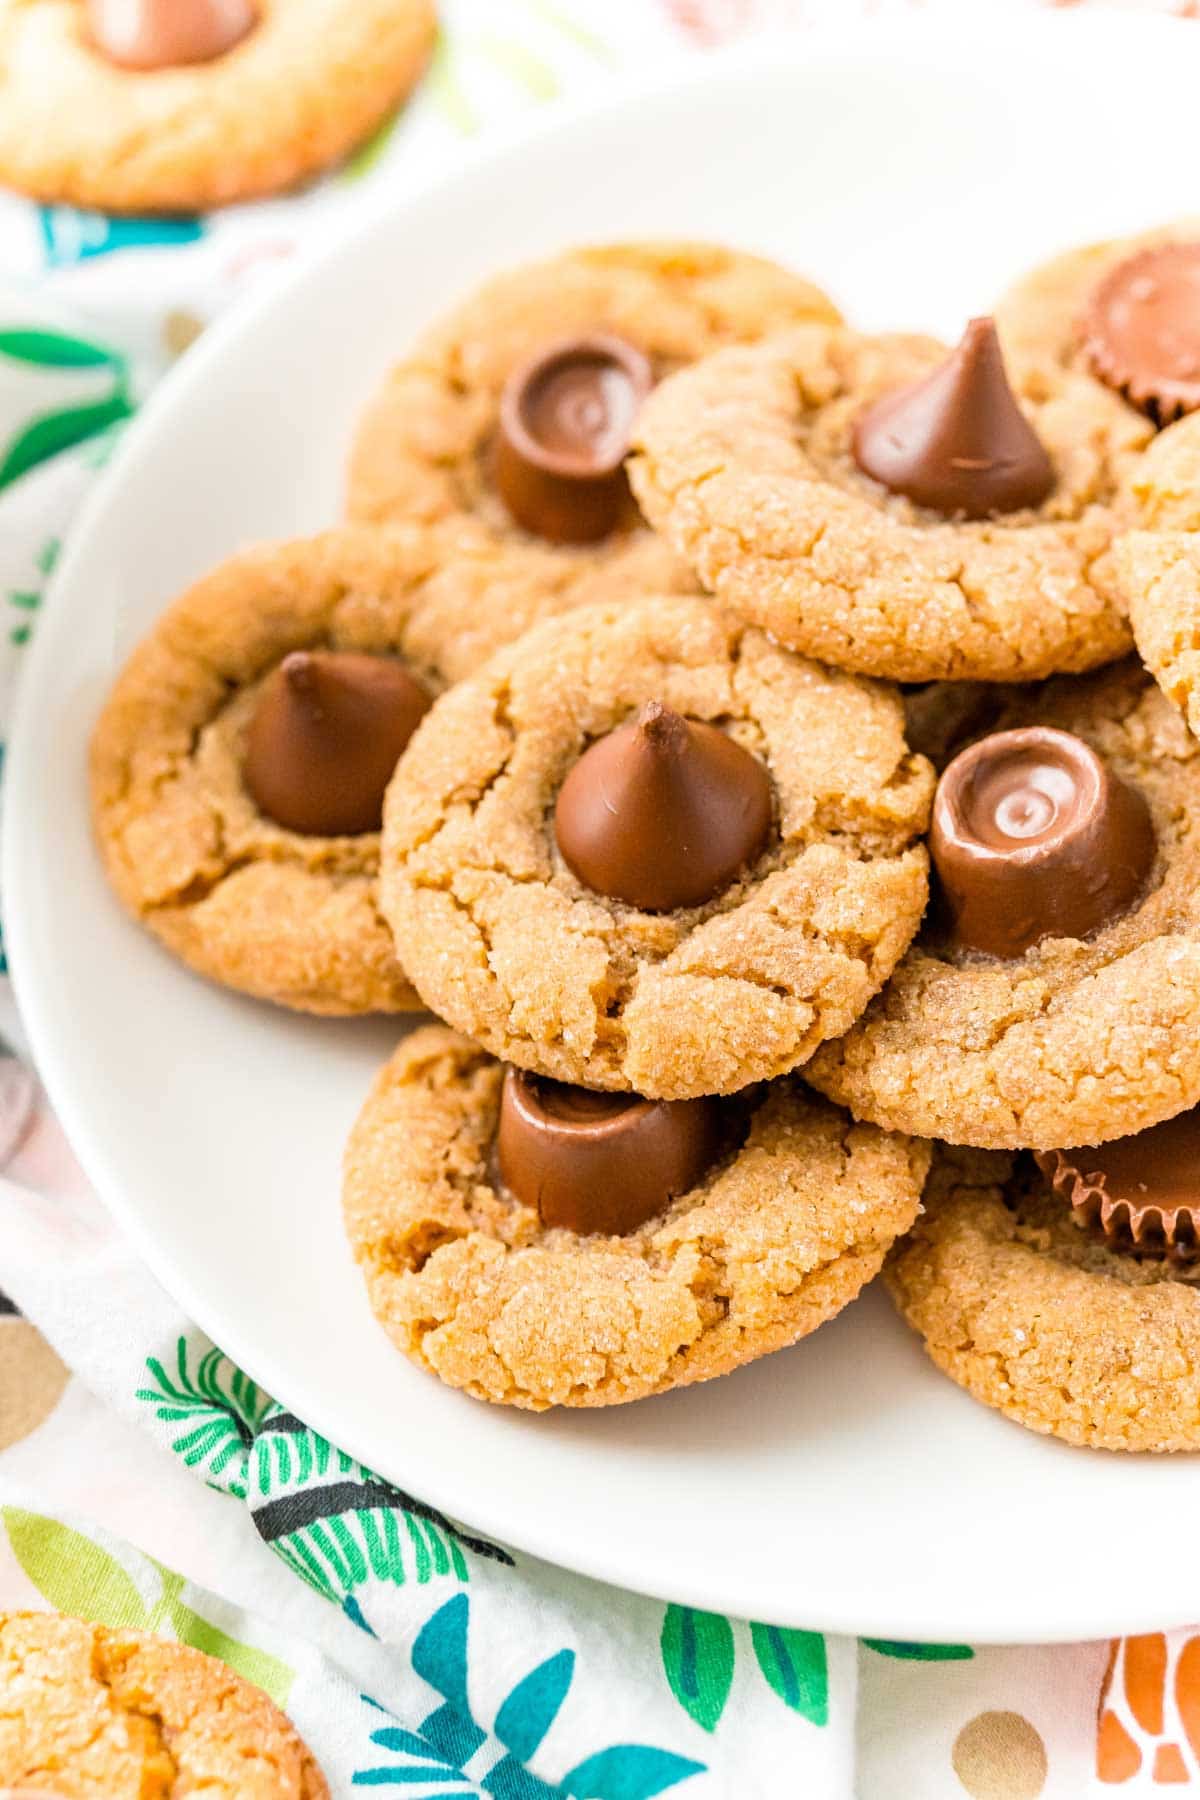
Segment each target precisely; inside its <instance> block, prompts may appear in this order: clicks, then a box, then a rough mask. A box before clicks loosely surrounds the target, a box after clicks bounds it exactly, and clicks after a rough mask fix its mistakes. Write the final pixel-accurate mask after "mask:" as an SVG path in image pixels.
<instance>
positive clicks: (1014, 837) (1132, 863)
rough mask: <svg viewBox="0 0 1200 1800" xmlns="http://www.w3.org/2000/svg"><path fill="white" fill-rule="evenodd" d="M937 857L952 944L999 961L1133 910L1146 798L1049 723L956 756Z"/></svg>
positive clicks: (939, 801) (1147, 846)
mask: <svg viewBox="0 0 1200 1800" xmlns="http://www.w3.org/2000/svg"><path fill="white" fill-rule="evenodd" d="M930 848H931V850H932V852H933V862H934V867H935V868H936V870H937V874H938V879H939V882H940V886H941V899H942V905H943V911H944V913H945V915H946V917H947V920H948V923H949V926H950V931H951V935H952V936H953V938H954V939H955V940H956V942H957V943H959V944H960V945H962V946H963V947H964V948H966V949H969V950H984V951H986V952H987V953H988V954H989V955H991V956H1021V955H1023V954H1024V952H1025V951H1026V950H1027V949H1028V948H1029V946H1030V945H1031V944H1036V943H1038V942H1039V940H1040V939H1042V938H1044V937H1070V938H1082V937H1086V936H1087V935H1088V934H1089V932H1093V931H1096V930H1098V929H1099V927H1100V926H1102V925H1106V924H1108V923H1109V921H1110V920H1112V919H1115V918H1117V917H1119V915H1120V914H1121V913H1123V912H1126V911H1128V909H1129V907H1130V906H1132V905H1133V903H1134V901H1135V900H1136V899H1137V897H1138V895H1139V894H1140V893H1141V891H1142V889H1143V888H1144V887H1145V885H1146V881H1147V878H1148V877H1149V874H1150V870H1151V868H1152V867H1153V865H1154V854H1155V844H1154V827H1153V825H1152V824H1151V822H1150V811H1149V808H1148V807H1147V805H1146V802H1145V800H1144V799H1143V798H1142V796H1141V794H1140V793H1139V792H1138V790H1137V789H1136V788H1132V787H1129V786H1127V785H1126V783H1125V782H1123V781H1120V780H1118V778H1117V777H1116V776H1115V775H1114V774H1113V773H1112V772H1111V770H1109V769H1108V768H1107V767H1106V765H1105V764H1104V763H1103V762H1101V760H1100V758H1099V757H1098V756H1097V755H1096V753H1095V751H1094V750H1092V749H1090V748H1089V747H1088V745H1087V744H1085V743H1083V742H1082V740H1081V739H1079V738H1077V737H1072V736H1071V734H1070V733H1069V732H1066V731H1054V730H1052V729H1051V728H1050V727H1049V726H1047V725H1030V726H1027V727H1026V728H1025V729H1024V730H1021V731H998V732H996V733H995V734H994V735H993V736H992V737H986V738H982V739H980V741H979V742H978V743H977V744H972V745H971V746H970V747H969V748H968V749H966V750H963V751H962V752H960V754H959V755H958V756H956V757H955V758H954V761H953V762H952V763H951V764H950V765H949V767H948V768H947V769H946V771H945V773H944V775H943V776H942V778H941V780H940V781H939V782H938V786H937V793H936V794H935V796H934V802H933V830H932V834H931V838H930Z"/></svg>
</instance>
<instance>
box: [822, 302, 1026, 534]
mask: <svg viewBox="0 0 1200 1800" xmlns="http://www.w3.org/2000/svg"><path fill="white" fill-rule="evenodd" d="M853 449H854V459H855V461H856V462H857V464H858V466H859V468H860V469H862V471H863V472H864V474H867V475H870V476H871V477H872V478H873V479H874V480H875V481H878V482H880V483H881V484H882V485H883V486H884V487H885V488H887V489H888V491H889V493H893V494H904V495H906V496H907V497H908V499H910V500H913V501H915V502H916V504H917V505H918V506H927V507H929V508H930V509H931V511H933V512H939V513H944V514H945V515H946V516H947V517H957V518H963V519H986V518H989V517H991V516H992V515H993V514H996V513H1010V512H1020V511H1021V510H1022V509H1023V508H1025V507H1031V506H1039V505H1040V504H1041V502H1042V501H1043V500H1044V499H1045V498H1046V496H1047V494H1048V493H1049V492H1050V490H1051V488H1052V487H1053V486H1054V465H1053V464H1052V463H1051V461H1050V458H1049V456H1048V455H1047V453H1046V449H1045V446H1044V445H1043V443H1042V441H1041V439H1040V438H1039V437H1038V435H1037V433H1036V432H1035V431H1034V429H1033V426H1032V425H1031V424H1030V423H1029V420H1028V419H1027V418H1026V417H1025V414H1024V413H1023V412H1022V411H1021V408H1020V406H1019V405H1018V404H1017V399H1016V396H1015V394H1014V393H1013V391H1012V388H1011V387H1010V386H1009V382H1008V375H1007V373H1006V371H1005V367H1004V357H1003V355H1002V354H1001V350H1000V340H999V338H998V337H997V335H996V326H995V323H994V321H993V320H991V319H989V318H980V319H972V320H971V322H970V324H969V325H968V326H967V329H966V331H965V332H964V334H963V337H962V341H961V342H960V344H959V345H958V348H957V349H956V350H954V351H953V352H952V353H951V355H950V356H949V357H947V359H946V361H945V362H944V363H942V364H940V366H939V367H938V368H936V369H934V370H933V372H932V373H931V374H929V375H926V376H925V377H924V379H923V380H921V381H918V382H915V383H914V384H913V385H912V386H911V387H905V388H900V389H899V390H898V391H896V392H894V393H890V394H885V395H884V396H883V398H882V399H881V400H877V401H876V402H875V404H874V405H873V406H871V407H869V408H868V409H867V411H866V412H865V413H863V414H862V416H861V417H860V418H859V420H858V422H857V424H856V425H855V427H854V437H853Z"/></svg>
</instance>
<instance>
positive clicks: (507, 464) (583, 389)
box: [496, 333, 654, 544]
mask: <svg viewBox="0 0 1200 1800" xmlns="http://www.w3.org/2000/svg"><path fill="white" fill-rule="evenodd" d="M653 382H654V377H653V374H652V371H651V368H650V364H649V362H648V361H647V359H646V358H645V357H644V356H643V355H642V352H641V351H640V350H638V349H636V348H635V347H634V346H633V345H632V344H629V343H626V342H625V340H624V339H623V338H618V337H611V336H608V335H607V334H604V333H596V334H594V335H593V336H590V337H578V338H568V339H565V340H563V341H562V342H560V343H557V344H554V345H552V346H551V347H550V348H549V349H548V350H545V351H543V352H542V353H541V354H540V355H538V356H536V357H534V358H533V359H532V360H531V361H530V362H527V363H525V364H524V365H523V366H522V367H521V368H519V369H516V370H515V371H514V372H513V374H512V376H511V377H510V378H509V381H508V383H507V385H506V386H505V389H504V392H503V394H502V395H501V398H500V429H499V437H498V439H497V444H496V486H497V487H498V489H499V491H500V497H501V499H502V500H503V501H504V504H505V505H506V506H507V508H508V510H509V512H510V513H511V514H512V516H513V518H514V519H515V520H516V521H517V523H518V525H523V526H524V527H525V529H526V530H527V531H533V532H536V533H537V534H538V536H539V537H544V538H549V539H551V541H552V542H554V543H562V544H590V543H594V542H596V540H597V539H599V538H602V537H606V536H607V535H608V533H609V532H610V531H611V530H612V529H613V527H614V526H615V525H616V524H617V523H618V521H619V519H620V517H621V513H622V511H623V509H624V507H625V505H626V504H627V502H628V497H629V485H628V482H627V481H626V478H625V468H624V463H625V457H626V456H627V454H628V452H629V442H630V438H631V436H632V433H633V425H634V420H635V419H636V417H637V413H638V408H639V407H640V406H641V404H642V401H643V400H644V399H645V398H646V395H647V394H648V393H649V392H650V389H651V387H652V386H653Z"/></svg>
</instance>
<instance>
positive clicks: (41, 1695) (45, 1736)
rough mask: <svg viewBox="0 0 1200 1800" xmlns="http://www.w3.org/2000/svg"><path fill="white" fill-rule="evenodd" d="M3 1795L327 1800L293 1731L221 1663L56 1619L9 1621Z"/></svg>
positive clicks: (0, 1650)
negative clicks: (191, 1795)
mask: <svg viewBox="0 0 1200 1800" xmlns="http://www.w3.org/2000/svg"><path fill="white" fill-rule="evenodd" d="M0 1693H2V1694H3V1697H4V1704H3V1706H2V1707H0V1788H4V1789H5V1790H6V1791H7V1790H12V1789H15V1790H17V1792H19V1793H20V1794H22V1795H24V1794H25V1793H31V1794H33V1795H37V1796H41V1797H42V1800H47V1797H48V1800H93V1796H97V1795H103V1796H104V1800H146V1797H147V1796H149V1795H162V1796H164V1797H165V1796H167V1795H176V1794H205V1795H211V1796H212V1800H328V1796H329V1788H328V1786H327V1785H326V1782H325V1778H324V1776H323V1775H322V1774H321V1771H320V1769H319V1768H318V1767H317V1765H316V1763H315V1762H314V1761H313V1758H312V1755H311V1753H310V1752H309V1750H308V1749H307V1748H306V1746H305V1745H304V1744H303V1743H302V1742H301V1740H300V1738H299V1737H298V1736H297V1734H296V1732H295V1730H294V1728H293V1727H292V1725H291V1724H290V1723H289V1721H288V1720H287V1719H286V1718H285V1717H284V1715H283V1714H282V1713H281V1712H280V1711H279V1710H278V1708H277V1707H275V1706H274V1705H273V1704H272V1703H271V1701H270V1700H268V1698H267V1696H266V1695H265V1694H263V1693H261V1692H260V1691H259V1690H258V1688H256V1687H252V1686H251V1685H250V1683H249V1682H247V1681H243V1680H242V1678H241V1676H239V1675H235V1674H234V1672H233V1670H232V1669H228V1668H226V1666H225V1664H224V1663H221V1662H218V1661H217V1660H216V1658H215V1657H211V1656H203V1655H201V1653H200V1652H199V1651H198V1650H191V1649H188V1648H187V1647H186V1646H185V1645H183V1644H175V1643H170V1642H168V1641H167V1640H166V1639H164V1638H156V1637H149V1636H148V1635H147V1634H146V1633H145V1632H140V1631H109V1630H106V1629H105V1627H104V1626H102V1625H91V1624H85V1623H84V1621H83V1620H82V1619H70V1618H65V1617H63V1616H62V1615H61V1614H57V1613H3V1614H0Z"/></svg>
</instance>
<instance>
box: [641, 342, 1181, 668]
mask: <svg viewBox="0 0 1200 1800" xmlns="http://www.w3.org/2000/svg"><path fill="white" fill-rule="evenodd" d="M1018 375H1019V371H1016V370H1008V369H1006V366H1005V360H1004V357H1003V355H1002V353H1001V349H1000V345H999V341H998V339H997V335H996V331H995V328H994V326H993V324H992V322H991V321H990V320H988V319H974V320H972V321H971V323H970V325H969V326H968V327H967V330H966V333H965V335H964V337H963V339H962V341H961V343H960V344H959V345H958V347H957V348H956V349H955V350H953V351H948V350H947V349H946V348H945V347H944V346H942V345H940V344H937V343H935V342H934V341H933V340H932V339H929V338H917V337H899V336H889V337H864V336H861V335H859V334H856V333H853V332H849V331H846V330H839V329H837V328H830V327H818V326H810V327H806V328H803V329H799V330H796V331H793V332H790V333H786V334H783V335H781V336H778V337H776V338H774V339H773V340H771V341H768V342H766V343H761V344H756V345H753V346H750V347H741V346H738V347H734V348H730V349H726V350H722V351H718V352H717V353H716V354H715V355H713V356H711V357H709V358H707V359H706V360H705V361H703V362H701V363H699V364H698V365H697V366H696V367H694V368H691V369H687V370H684V371H682V372H681V373H679V374H677V375H675V376H673V377H672V378H671V379H670V380H668V381H665V382H664V383H663V384H662V385H661V386H660V387H659V388H658V389H656V391H655V392H654V393H653V394H652V395H651V396H650V398H649V399H648V401H647V402H646V405H645V406H644V407H643V409H642V411H641V413H640V415H639V418H638V425H637V429H636V432H635V450H636V454H635V456H634V458H633V460H632V462H631V464H630V479H631V481H632V484H633V488H634V492H635V493H636V495H637V498H638V500H639V501H640V503H641V506H642V508H643V510H644V512H645V514H646V516H647V518H648V519H649V520H650V522H651V523H652V524H653V525H654V526H656V527H657V528H658V529H659V530H660V531H661V532H662V533H663V534H664V535H665V536H666V538H667V539H668V540H669V542H670V543H672V544H673V545H674V546H675V548H676V549H677V550H678V551H679V553H680V554H681V555H682V556H684V557H685V558H686V559H687V560H688V562H689V563H690V564H691V565H692V567H693V568H694V569H695V571H696V573H697V575H698V576H699V578H700V580H701V581H702V582H703V583H704V584H705V586H707V587H709V588H711V589H712V590H713V592H714V593H715V594H716V595H717V597H718V599H719V600H721V601H722V602H723V603H724V604H725V605H726V606H728V607H729V609H730V610H731V611H733V612H734V613H736V614H737V615H738V617H740V618H744V619H746V620H748V621H749V622H751V623H753V624H755V625H759V626H761V627H763V628H764V629H765V630H767V631H770V632H771V633H772V635H773V636H775V637H776V638H778V639H779V641H780V642H781V643H784V644H787V645H789V646H790V647H791V648H792V649H794V650H798V651H802V652H803V653H804V654H805V655H810V656H815V657H819V658H821V659H822V660H823V661H825V662H828V663H831V664H833V665H834V666H835V667H838V668H845V669H851V670H855V671H858V672H861V673H864V674H871V675H886V676H891V677H894V678H895V679H898V680H901V681H913V682H920V681H934V680H949V679H955V680H959V679H967V680H969V679H980V680H988V681H1024V680H1028V679H1031V678H1033V677H1037V676H1043V675H1048V674H1052V673H1058V672H1070V671H1078V670H1085V669H1090V668H1093V667H1095V666H1096V665H1097V664H1100V663H1104V662H1108V661H1111V660H1112V659H1113V658H1114V657H1117V656H1120V655H1121V654H1122V653H1123V652H1124V651H1125V650H1127V649H1128V648H1129V642H1130V639H1129V628H1128V625H1127V623H1126V621H1125V618H1124V614H1123V611H1122V608H1121V605H1120V602H1119V598H1118V595H1117V592H1116V587H1115V581H1114V577H1113V573H1112V569H1111V557H1110V555H1109V547H1110V543H1111V539H1112V537H1113V534H1114V532H1115V531H1116V530H1117V529H1118V528H1119V526H1120V523H1121V521H1122V518H1123V512H1122V507H1123V503H1124V502H1123V493H1122V489H1121V480H1122V477H1123V475H1124V473H1125V471H1126V469H1127V467H1128V465H1129V462H1130V459H1131V457H1133V456H1134V455H1135V454H1136V452H1137V451H1139V450H1140V449H1141V448H1142V446H1143V445H1144V444H1145V443H1146V442H1147V440H1148V439H1149V437H1150V435H1151V431H1152V427H1151V426H1150V424H1149V422H1148V421H1147V420H1146V419H1145V418H1143V417H1142V415H1141V414H1140V413H1136V412H1134V411H1132V410H1131V409H1130V408H1129V407H1128V406H1126V405H1125V403H1124V402H1123V401H1122V400H1121V399H1120V398H1119V397H1118V396H1117V395H1115V394H1112V393H1110V392H1109V391H1108V390H1107V389H1106V388H1104V387H1103V386H1101V385H1100V384H1099V383H1097V382H1095V381H1093V380H1092V379H1091V378H1090V377H1088V376H1079V375H1075V374H1073V373H1072V372H1071V371H1069V370H1056V371H1054V372H1053V373H1049V372H1047V371H1045V370H1039V371H1038V372H1037V374H1036V379H1032V378H1031V379H1030V380H1029V381H1027V382H1023V381H1021V380H1020V379H1018Z"/></svg>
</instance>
